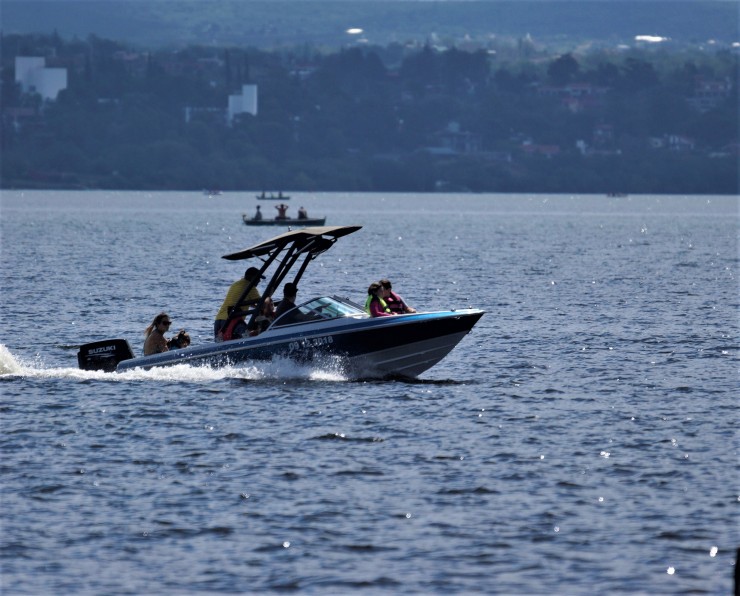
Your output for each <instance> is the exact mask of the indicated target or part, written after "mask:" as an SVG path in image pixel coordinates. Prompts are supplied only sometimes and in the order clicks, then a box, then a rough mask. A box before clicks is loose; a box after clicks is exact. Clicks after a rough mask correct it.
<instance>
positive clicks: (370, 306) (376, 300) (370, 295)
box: [365, 281, 395, 317]
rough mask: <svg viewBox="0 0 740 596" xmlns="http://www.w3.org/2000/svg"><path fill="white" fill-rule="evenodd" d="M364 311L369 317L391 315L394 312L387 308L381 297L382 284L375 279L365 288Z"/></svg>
mask: <svg viewBox="0 0 740 596" xmlns="http://www.w3.org/2000/svg"><path fill="white" fill-rule="evenodd" d="M365 312H367V313H368V314H369V315H370V316H371V317H391V316H393V315H394V314H395V313H392V312H391V309H390V308H388V305H387V304H386V302H385V300H384V299H383V286H381V285H380V284H379V283H378V282H377V281H374V282H373V283H371V284H370V287H369V288H368V289H367V300H366V301H365Z"/></svg>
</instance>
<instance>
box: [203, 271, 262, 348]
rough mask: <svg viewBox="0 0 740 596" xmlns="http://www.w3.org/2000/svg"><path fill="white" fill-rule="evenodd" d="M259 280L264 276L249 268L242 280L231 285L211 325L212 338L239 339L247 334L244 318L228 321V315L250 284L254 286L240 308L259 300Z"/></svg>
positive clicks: (220, 339) (218, 339)
mask: <svg viewBox="0 0 740 596" xmlns="http://www.w3.org/2000/svg"><path fill="white" fill-rule="evenodd" d="M260 279H265V276H264V275H262V274H261V273H260V270H259V269H257V267H250V268H249V269H247V270H246V271H245V272H244V277H243V278H242V279H239V280H237V281H235V282H234V283H233V284H231V287H230V288H229V291H228V292H226V298H224V302H223V304H222V305H221V308H220V309H218V313H216V321H215V322H214V324H213V336H214V339H215V340H216V341H224V340H226V339H239V338H240V337H243V336H244V334H245V333H246V332H247V324H246V323H245V321H244V319H245V317H244V316H238V317H235V318H232V319H231V320H229V314H231V311H232V310H233V308H234V306H236V303H237V302H238V301H239V298H240V297H241V295H242V294H243V293H244V290H246V289H247V286H248V285H250V284H252V283H254V286H253V287H252V289H251V290H249V294H247V297H246V299H245V303H244V304H243V305H242V306H243V307H244V306H248V305H250V304H255V303H256V302H257V301H258V300H259V299H260V297H261V295H260V293H259V290H258V289H257V284H258V283H259V281H260Z"/></svg>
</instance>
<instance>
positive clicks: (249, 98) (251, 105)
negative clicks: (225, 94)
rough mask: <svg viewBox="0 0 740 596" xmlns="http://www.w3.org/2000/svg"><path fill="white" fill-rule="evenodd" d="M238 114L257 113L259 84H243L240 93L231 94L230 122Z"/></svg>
mask: <svg viewBox="0 0 740 596" xmlns="http://www.w3.org/2000/svg"><path fill="white" fill-rule="evenodd" d="M237 114H252V116H256V115H257V85H242V92H241V93H240V94H238V95H229V113H228V119H229V123H231V122H233V120H234V116H236V115H237Z"/></svg>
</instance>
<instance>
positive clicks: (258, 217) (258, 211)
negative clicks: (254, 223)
mask: <svg viewBox="0 0 740 596" xmlns="http://www.w3.org/2000/svg"><path fill="white" fill-rule="evenodd" d="M254 219H256V220H258V221H259V220H261V219H262V209H260V206H259V205H257V213H255V214H254Z"/></svg>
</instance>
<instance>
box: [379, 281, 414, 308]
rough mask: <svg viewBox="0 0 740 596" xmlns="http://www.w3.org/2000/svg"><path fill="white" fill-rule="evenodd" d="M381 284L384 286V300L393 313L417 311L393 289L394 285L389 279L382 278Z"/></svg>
mask: <svg viewBox="0 0 740 596" xmlns="http://www.w3.org/2000/svg"><path fill="white" fill-rule="evenodd" d="M380 285H381V286H383V300H385V303H386V304H387V305H388V308H390V309H391V312H392V313H395V314H397V315H402V314H404V313H411V312H416V309H415V308H411V307H410V306H409V305H408V304H406V302H405V301H404V299H403V298H401V297H400V296H399V295H398V294H396V293H395V292H394V291H393V289H392V288H393V286H392V285H391V282H390V281H389V280H387V279H381V280H380Z"/></svg>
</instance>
